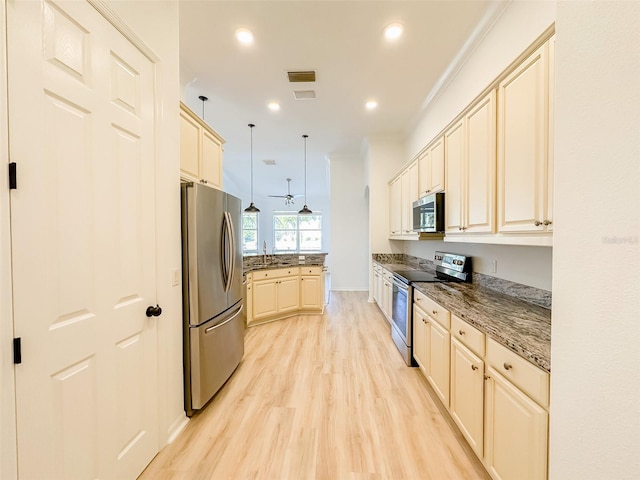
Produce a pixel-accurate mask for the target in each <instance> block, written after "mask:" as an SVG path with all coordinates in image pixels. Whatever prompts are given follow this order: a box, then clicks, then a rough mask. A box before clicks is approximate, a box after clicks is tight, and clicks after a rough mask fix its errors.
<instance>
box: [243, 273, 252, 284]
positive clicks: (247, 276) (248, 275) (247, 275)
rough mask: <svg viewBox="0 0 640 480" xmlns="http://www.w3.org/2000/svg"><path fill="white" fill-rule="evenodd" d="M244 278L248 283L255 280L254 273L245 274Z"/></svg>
mask: <svg viewBox="0 0 640 480" xmlns="http://www.w3.org/2000/svg"><path fill="white" fill-rule="evenodd" d="M244 279H245V282H247V283H251V282H252V281H253V273H247V274H246V275H245V276H244Z"/></svg>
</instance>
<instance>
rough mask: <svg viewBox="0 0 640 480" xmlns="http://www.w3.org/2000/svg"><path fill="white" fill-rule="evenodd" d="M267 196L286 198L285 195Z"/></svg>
mask: <svg viewBox="0 0 640 480" xmlns="http://www.w3.org/2000/svg"><path fill="white" fill-rule="evenodd" d="M267 197H274V198H287V196H286V195H267Z"/></svg>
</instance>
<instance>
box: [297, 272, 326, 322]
mask: <svg viewBox="0 0 640 480" xmlns="http://www.w3.org/2000/svg"><path fill="white" fill-rule="evenodd" d="M323 304H324V278H323V274H322V267H300V309H301V310H305V311H322V306H323Z"/></svg>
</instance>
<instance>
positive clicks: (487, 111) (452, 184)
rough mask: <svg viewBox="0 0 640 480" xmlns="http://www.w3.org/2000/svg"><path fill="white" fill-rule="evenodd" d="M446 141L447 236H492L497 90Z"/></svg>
mask: <svg viewBox="0 0 640 480" xmlns="http://www.w3.org/2000/svg"><path fill="white" fill-rule="evenodd" d="M444 138H445V169H446V192H447V197H446V202H445V205H446V210H447V214H446V232H447V234H460V233H493V231H494V211H495V174H496V148H495V138H496V101H495V90H492V91H491V92H490V93H489V94H488V95H486V96H485V97H484V98H482V100H480V101H479V102H478V103H476V104H475V105H473V106H472V107H471V108H470V109H469V110H468V111H467V112H466V113H465V114H464V115H463V116H462V118H461V119H460V120H458V122H456V123H455V124H454V125H453V126H452V127H451V128H450V129H449V130H447V132H446V133H445V135H444Z"/></svg>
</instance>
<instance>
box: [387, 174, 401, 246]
mask: <svg viewBox="0 0 640 480" xmlns="http://www.w3.org/2000/svg"><path fill="white" fill-rule="evenodd" d="M389 234H390V235H402V177H401V176H400V177H398V178H396V179H395V180H393V181H392V182H391V184H390V185H389Z"/></svg>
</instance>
